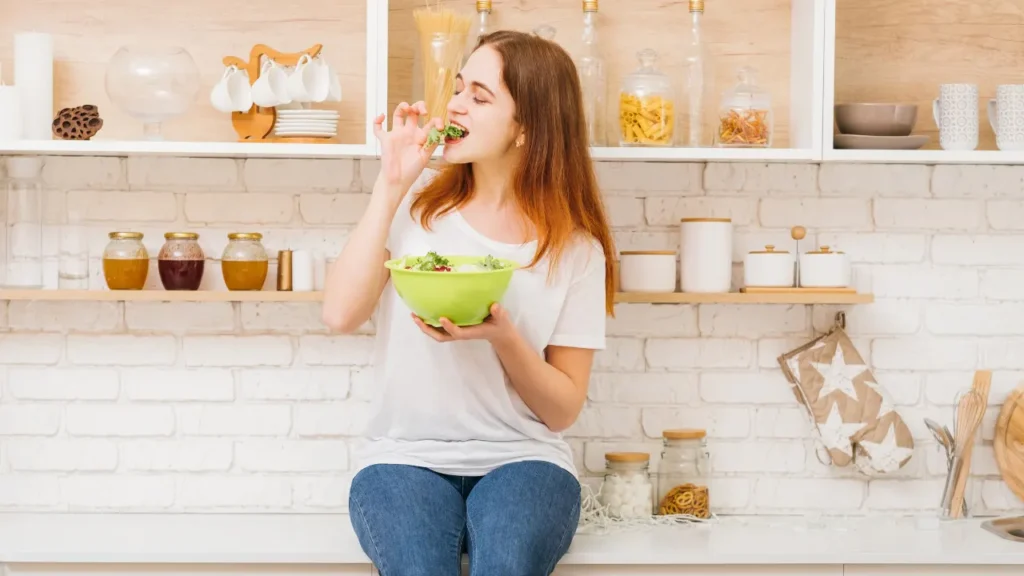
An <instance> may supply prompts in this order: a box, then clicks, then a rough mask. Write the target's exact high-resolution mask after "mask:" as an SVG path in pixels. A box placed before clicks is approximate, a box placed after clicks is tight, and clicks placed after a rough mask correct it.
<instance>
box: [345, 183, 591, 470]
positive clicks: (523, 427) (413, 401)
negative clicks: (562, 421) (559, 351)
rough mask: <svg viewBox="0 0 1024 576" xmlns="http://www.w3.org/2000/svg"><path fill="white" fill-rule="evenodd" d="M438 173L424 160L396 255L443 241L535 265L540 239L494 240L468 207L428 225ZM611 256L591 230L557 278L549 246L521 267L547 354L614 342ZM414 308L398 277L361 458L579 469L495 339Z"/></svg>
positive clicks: (381, 314) (381, 315)
mask: <svg viewBox="0 0 1024 576" xmlns="http://www.w3.org/2000/svg"><path fill="white" fill-rule="evenodd" d="M435 174H436V172H434V171H428V172H424V175H423V176H421V177H420V179H419V180H418V181H417V184H416V185H414V186H413V189H412V190H411V191H410V192H409V194H408V195H407V196H406V198H405V200H404V201H403V202H402V205H401V206H400V207H399V209H398V212H397V214H396V216H395V219H394V221H393V222H392V225H391V230H390V233H389V235H388V239H387V247H388V249H389V251H390V252H391V256H392V258H399V257H401V256H406V255H423V254H426V253H427V252H428V251H430V250H433V251H435V252H437V253H439V254H441V255H444V254H471V255H477V254H479V255H480V256H485V255H487V254H491V255H493V256H495V257H501V258H509V259H511V260H515V261H517V262H520V263H521V264H523V265H526V264H527V263H529V262H530V261H531V260H532V258H533V255H534V254H535V252H536V247H537V244H536V242H530V243H528V244H522V245H520V244H506V243H502V242H497V241H495V240H492V239H490V238H488V237H486V236H485V235H484V234H482V233H481V232H479V231H477V230H475V229H474V228H473V227H472V226H470V224H469V222H467V221H466V220H465V219H464V218H463V217H462V215H461V214H459V212H458V211H457V210H455V211H452V212H449V213H448V214H446V215H445V216H442V217H440V218H436V219H435V220H434V221H433V222H432V223H431V231H429V232H428V231H426V230H425V229H423V228H422V227H421V226H420V225H419V220H418V218H416V217H415V216H414V215H412V214H410V204H411V202H412V199H413V197H414V196H415V194H416V193H417V192H418V191H419V190H420V189H422V186H423V185H424V184H425V183H426V182H427V181H428V180H429V178H431V177H433V176H434V175H435ZM604 260H605V259H604V253H603V252H602V250H601V247H600V245H599V244H598V243H597V242H596V241H589V242H588V241H582V240H581V241H577V242H575V243H573V244H572V245H571V247H569V248H567V249H566V250H565V251H564V253H563V255H562V260H561V262H560V264H559V266H558V267H557V270H556V273H555V275H554V277H553V278H551V280H550V281H549V280H548V278H547V275H548V266H547V263H546V258H545V260H544V261H541V262H540V263H539V264H538V265H537V266H536V267H535V268H533V269H529V270H525V269H520V270H516V271H515V273H514V274H513V276H512V281H511V283H510V284H509V288H508V290H507V292H506V293H505V296H504V298H503V299H502V305H503V306H504V307H505V308H506V309H507V310H508V312H509V315H510V317H511V318H512V321H513V322H514V323H515V325H516V328H517V329H518V330H519V332H520V334H522V336H523V337H524V338H525V339H526V340H527V341H528V342H529V343H530V346H531V347H532V348H533V349H534V350H535V351H536V352H537V354H538V355H540V356H541V357H542V358H543V356H544V349H545V348H546V347H547V346H548V345H557V346H571V347H579V348H591V349H603V348H604V346H605V267H604V266H605V262H604ZM410 313H411V311H410V310H409V308H408V307H407V306H406V305H405V303H404V302H403V301H402V299H401V298H400V297H399V296H398V294H397V293H396V292H395V289H394V287H393V286H392V285H391V283H390V282H388V285H387V286H386V287H385V288H384V292H383V294H382V295H381V300H380V308H379V310H378V315H377V339H376V345H375V350H374V378H375V390H374V400H373V403H372V405H371V415H370V418H369V422H368V424H367V427H366V430H365V432H364V434H363V436H364V439H363V442H362V443H361V446H360V447H359V448H358V450H357V451H356V460H357V466H358V468H363V467H366V466H369V465H371V464H381V463H387V464H408V465H413V466H421V467H425V468H429V469H432V470H434V471H436V472H440V473H443V474H453V475H461V476H482V475H484V474H487V473H488V472H490V471H491V470H494V469H495V468H497V467H499V466H502V465H504V464H508V463H511V462H518V461H523V460H541V461H547V462H551V463H553V464H556V465H558V466H561V467H562V468H564V469H566V470H568V471H569V472H570V473H571V474H573V475H576V474H577V471H576V469H575V466H574V465H573V458H572V452H571V450H570V448H569V446H568V444H567V443H566V442H565V441H564V440H563V439H562V435H561V434H560V433H555V432H552V431H551V430H550V429H549V428H548V427H547V426H545V425H544V423H543V422H541V421H540V419H538V418H537V416H536V415H534V413H533V411H532V410H530V408H529V407H527V405H526V404H525V403H524V402H523V401H522V399H520V397H519V395H518V394H517V393H516V391H515V388H514V387H513V386H512V383H511V381H510V380H509V378H508V376H507V375H506V374H505V371H504V369H503V368H502V366H501V362H500V361H499V359H498V355H497V353H496V352H495V351H494V348H493V347H492V346H491V344H490V343H489V342H487V341H485V340H469V341H456V342H436V341H434V340H433V339H431V338H430V337H429V336H427V335H426V334H423V333H422V332H421V331H420V329H419V328H418V327H417V326H416V324H415V323H414V322H413V320H412V318H410V317H409V315H410Z"/></svg>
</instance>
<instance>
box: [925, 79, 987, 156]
mask: <svg viewBox="0 0 1024 576" xmlns="http://www.w3.org/2000/svg"><path fill="white" fill-rule="evenodd" d="M932 115H933V116H934V117H935V124H936V125H937V126H938V127H939V145H940V146H942V149H943V150H974V149H975V148H977V147H978V85H977V84H942V85H940V86H939V97H938V98H936V99H935V100H934V101H933V102H932Z"/></svg>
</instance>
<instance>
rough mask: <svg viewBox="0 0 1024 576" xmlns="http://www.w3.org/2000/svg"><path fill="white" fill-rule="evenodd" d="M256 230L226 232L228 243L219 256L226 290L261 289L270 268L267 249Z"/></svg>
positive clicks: (261, 236)
mask: <svg viewBox="0 0 1024 576" xmlns="http://www.w3.org/2000/svg"><path fill="white" fill-rule="evenodd" d="M262 239H263V235H262V234H260V233H258V232H234V233H232V234H228V245H227V246H225V247H224V253H223V254H222V255H221V258H220V269H221V273H222V274H223V275H224V285H225V286H227V287H228V290H262V289H263V283H264V282H265V281H266V280H267V271H268V270H269V268H270V264H269V259H268V257H267V251H266V250H265V249H264V248H263V243H262V242H260V240H262Z"/></svg>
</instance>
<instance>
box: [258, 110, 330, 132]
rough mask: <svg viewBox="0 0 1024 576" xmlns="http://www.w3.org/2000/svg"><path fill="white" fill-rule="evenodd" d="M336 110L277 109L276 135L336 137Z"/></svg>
mask: <svg viewBox="0 0 1024 576" xmlns="http://www.w3.org/2000/svg"><path fill="white" fill-rule="evenodd" d="M338 117H339V114H338V112H337V111H336V110H282V109H280V108H278V109H277V120H276V121H275V122H274V136H281V137H293V138H294V137H305V138H334V137H335V136H337V135H338Z"/></svg>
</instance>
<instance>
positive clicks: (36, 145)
mask: <svg viewBox="0 0 1024 576" xmlns="http://www.w3.org/2000/svg"><path fill="white" fill-rule="evenodd" d="M0 154H19V155H25V154H36V155H46V156H152V155H159V156H185V157H232V158H372V157H374V156H375V155H376V150H375V148H374V147H373V146H366V145H365V144H278V143H270V142H266V143H263V142H152V141H146V140H123V141H118V140H90V141H82V140H19V141H16V142H0Z"/></svg>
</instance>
